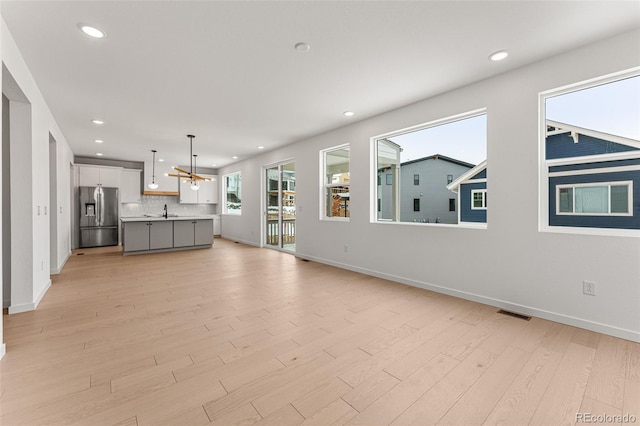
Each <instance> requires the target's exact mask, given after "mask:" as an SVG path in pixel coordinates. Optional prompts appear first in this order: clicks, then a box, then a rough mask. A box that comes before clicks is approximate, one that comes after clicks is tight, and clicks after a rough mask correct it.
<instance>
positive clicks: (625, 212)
mask: <svg viewBox="0 0 640 426" xmlns="http://www.w3.org/2000/svg"><path fill="white" fill-rule="evenodd" d="M632 187H633V183H632V182H631V181H627V182H606V183H588V184H575V185H558V186H557V187H556V213H557V214H565V215H566V214H569V215H590V216H609V215H617V216H629V215H630V214H631V212H632V208H631V206H632V205H633V202H632V198H633V191H632Z"/></svg>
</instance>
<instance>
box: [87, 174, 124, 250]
mask: <svg viewBox="0 0 640 426" xmlns="http://www.w3.org/2000/svg"><path fill="white" fill-rule="evenodd" d="M79 199H80V247H101V246H116V245H118V188H103V187H102V186H81V187H80V188H79Z"/></svg>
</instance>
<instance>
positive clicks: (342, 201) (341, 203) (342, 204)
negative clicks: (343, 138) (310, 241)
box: [320, 144, 351, 222]
mask: <svg viewBox="0 0 640 426" xmlns="http://www.w3.org/2000/svg"><path fill="white" fill-rule="evenodd" d="M332 153H333V158H331V161H329V160H328V159H327V156H331V155H332ZM350 155H351V151H350V147H349V144H343V145H338V146H334V147H331V148H327V149H323V150H321V151H320V209H321V211H320V220H329V221H343V222H348V221H349V218H350V216H351V211H350V202H351V200H350V198H351V194H350V187H351V182H350V181H351V178H350V172H349V169H350V161H351V159H350ZM342 159H345V160H346V161H341V160H342ZM330 168H331V169H332V170H329V169H330ZM329 200H331V205H329V203H330V201H329ZM334 213H336V214H334ZM340 213H342V215H341V214H340Z"/></svg>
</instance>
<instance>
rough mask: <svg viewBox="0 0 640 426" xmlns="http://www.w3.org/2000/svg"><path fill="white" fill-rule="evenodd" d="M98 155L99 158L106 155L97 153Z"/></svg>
mask: <svg viewBox="0 0 640 426" xmlns="http://www.w3.org/2000/svg"><path fill="white" fill-rule="evenodd" d="M96 155H97V156H98V157H102V156H103V155H104V154H103V153H101V152H96Z"/></svg>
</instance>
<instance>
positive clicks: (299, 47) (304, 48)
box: [293, 41, 311, 53]
mask: <svg viewBox="0 0 640 426" xmlns="http://www.w3.org/2000/svg"><path fill="white" fill-rule="evenodd" d="M293 47H294V48H295V49H296V50H297V51H298V52H303V53H304V52H308V51H309V50H310V49H311V46H309V45H308V44H307V43H305V42H303V41H301V42H300V43H296V44H295V45H294V46H293Z"/></svg>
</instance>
